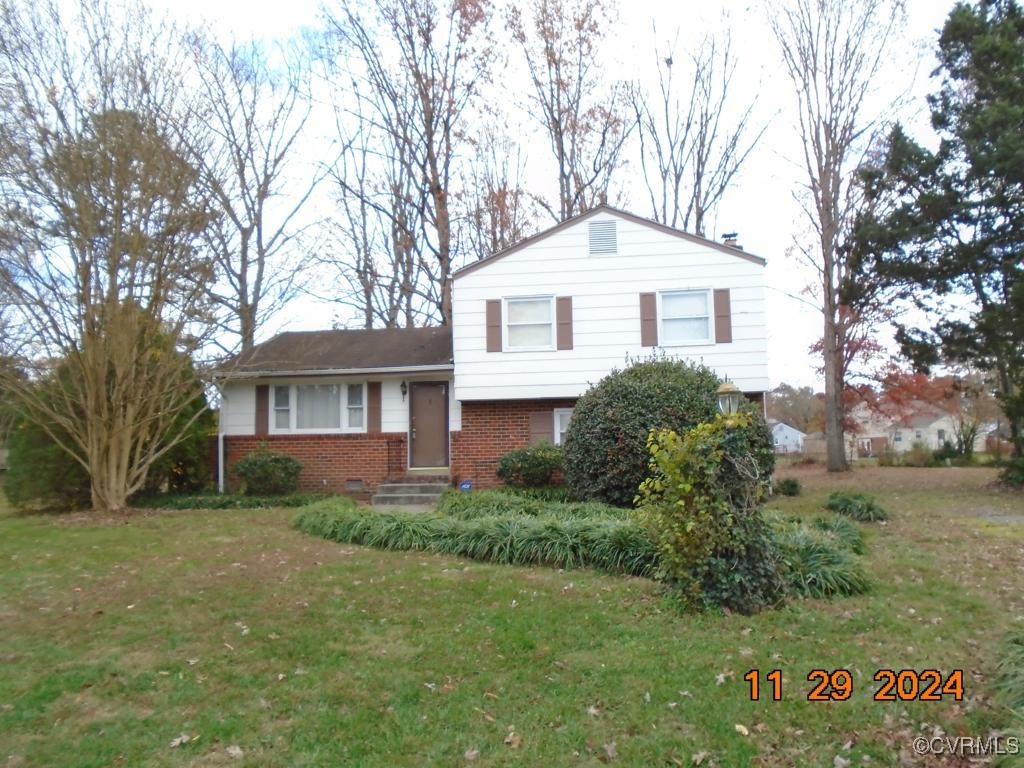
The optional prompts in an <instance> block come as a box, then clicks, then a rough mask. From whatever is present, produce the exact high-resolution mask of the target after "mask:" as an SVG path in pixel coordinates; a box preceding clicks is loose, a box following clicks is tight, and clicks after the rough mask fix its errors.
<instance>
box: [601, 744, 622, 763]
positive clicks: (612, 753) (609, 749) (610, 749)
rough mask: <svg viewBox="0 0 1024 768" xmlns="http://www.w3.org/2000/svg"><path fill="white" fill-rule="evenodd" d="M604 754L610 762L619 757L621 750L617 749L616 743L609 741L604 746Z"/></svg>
mask: <svg viewBox="0 0 1024 768" xmlns="http://www.w3.org/2000/svg"><path fill="white" fill-rule="evenodd" d="M604 754H605V757H606V758H607V759H608V760H614V759H615V758H616V757H618V756H619V750H618V749H616V748H615V742H614V741H609V742H608V743H607V744H605V745H604Z"/></svg>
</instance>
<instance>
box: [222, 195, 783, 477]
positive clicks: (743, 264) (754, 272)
mask: <svg viewBox="0 0 1024 768" xmlns="http://www.w3.org/2000/svg"><path fill="white" fill-rule="evenodd" d="M764 265H765V262H764V260H763V259H761V258H759V257H757V256H752V255H750V254H748V253H745V252H744V251H742V250H741V249H739V248H737V247H734V246H731V245H723V244H719V243H715V242H712V241H709V240H705V239H704V238H700V237H696V236H693V235H689V234H686V233H684V232H681V231H679V230H676V229H672V228H669V227H666V226H663V225H660V224H657V223H655V222H653V221H649V220H647V219H642V218H640V217H637V216H633V215H632V214H628V213H625V212H623V211H618V210H616V209H613V208H610V207H608V206H600V207H598V208H596V209H594V210H592V211H589V212H587V213H585V214H583V215H580V216H577V217H575V218H572V219H569V220H568V221H565V222H563V223H562V224H559V225H558V226H555V227H553V228H551V229H549V230H547V231H545V232H542V233H540V234H538V235H535V236H534V237H531V238H529V239H527V240H524V241H523V242H521V243H519V244H518V245H515V246H513V247H511V248H508V249H506V250H505V251H502V252H500V253H498V254H495V255H494V256H491V257H490V258H487V259H484V260H482V261H478V262H475V263H473V264H471V265H469V266H467V267H465V268H464V269H462V270H459V271H458V272H457V273H456V274H455V276H454V289H453V324H452V327H451V328H426V329H394V330H379V331H378V330H373V331H321V332H314V333H304V334H303V333H290V334H282V335H280V336H277V337H275V338H274V339H272V340H270V341H269V342H266V343H265V344H261V345H259V346H258V347H257V348H256V349H255V350H253V351H252V353H251V354H249V355H247V356H244V357H242V358H241V359H240V360H239V361H238V362H237V364H236V365H235V366H234V367H233V368H232V369H230V370H226V371H225V372H224V373H223V374H222V377H221V392H222V405H221V408H222V415H221V424H222V430H223V436H222V441H223V451H224V453H225V454H226V459H227V460H226V464H227V465H228V466H230V465H231V464H233V463H234V462H235V461H237V460H238V459H239V458H241V457H242V456H243V455H245V454H247V453H249V452H250V451H252V450H254V449H255V448H256V447H257V446H259V445H263V444H266V445H268V446H270V447H272V448H274V449H277V450H282V451H286V452H288V453H291V454H293V455H295V456H297V457H298V458H299V459H300V460H302V461H303V463H304V466H305V469H304V470H303V475H302V485H303V487H304V488H308V489H315V488H326V489H331V490H349V491H359V490H370V489H372V488H373V487H374V486H376V485H377V484H379V483H380V482H382V481H383V480H384V479H386V478H391V477H401V476H404V475H406V474H410V473H424V474H436V475H442V476H446V477H450V478H451V479H452V480H454V481H459V480H471V481H472V482H473V483H474V485H475V486H476V487H488V486H491V485H495V484H497V483H498V478H497V476H496V474H495V470H496V468H497V463H498V459H499V458H500V457H501V456H502V455H503V454H504V453H506V452H507V451H509V450H512V449H514V448H518V447H522V446H525V445H529V444H531V443H534V442H538V441H541V440H549V441H551V442H554V443H560V442H561V441H562V439H563V438H564V436H565V430H566V429H567V427H568V423H569V419H570V417H571V414H572V407H573V405H574V404H575V402H576V399H577V398H578V397H579V396H580V395H581V394H583V393H584V392H585V391H586V390H587V389H588V388H589V387H590V386H591V385H592V384H594V383H596V382H597V381H599V380H600V379H601V378H603V377H604V376H605V375H607V374H608V373H609V372H610V371H611V370H612V369H614V368H623V367H626V366H628V365H629V363H630V362H631V361H635V360H640V359H644V358H645V357H648V356H650V355H651V353H653V352H656V351H657V352H659V353H664V354H667V355H670V356H673V357H679V358H683V359H687V360H691V361H694V362H703V363H705V364H706V365H708V366H709V367H710V368H712V369H713V370H714V371H715V372H716V373H717V374H718V375H719V376H720V377H722V378H728V379H730V380H731V381H733V382H734V383H735V384H736V385H737V386H738V387H739V388H740V389H741V390H743V391H744V392H745V393H747V395H748V396H749V397H751V398H753V399H756V400H757V401H759V402H761V403H763V400H764V392H765V390H766V389H767V388H768V370H767V368H768V353H767V333H766V329H765V300H764ZM228 479H230V478H228Z"/></svg>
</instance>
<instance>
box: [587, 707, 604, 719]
mask: <svg viewBox="0 0 1024 768" xmlns="http://www.w3.org/2000/svg"><path fill="white" fill-rule="evenodd" d="M587 714H588V715H590V716H591V717H597V716H598V715H600V714H601V710H600V709H598V708H597V707H596V706H594V705H593V704H591V705H590V706H589V707H587Z"/></svg>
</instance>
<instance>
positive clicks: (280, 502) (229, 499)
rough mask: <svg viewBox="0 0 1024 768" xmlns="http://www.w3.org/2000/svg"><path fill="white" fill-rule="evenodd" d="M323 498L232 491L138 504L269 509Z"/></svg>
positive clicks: (153, 499) (157, 498)
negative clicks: (244, 493) (262, 494)
mask: <svg viewBox="0 0 1024 768" xmlns="http://www.w3.org/2000/svg"><path fill="white" fill-rule="evenodd" d="M324 498H326V497H325V496H324V495H323V494H314V493H293V494H290V495H288V496H244V495H241V494H233V493H221V494H216V493H210V494H200V495H195V496H181V495H162V496H150V497H148V498H146V499H142V500H141V501H140V502H139V506H140V507H144V508H147V509H269V508H271V507H305V506H307V505H309V504H312V503H313V502H316V501H320V500H321V499H324Z"/></svg>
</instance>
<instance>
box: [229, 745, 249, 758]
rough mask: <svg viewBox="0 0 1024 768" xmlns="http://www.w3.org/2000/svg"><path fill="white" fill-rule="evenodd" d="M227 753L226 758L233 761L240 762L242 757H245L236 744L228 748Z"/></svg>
mask: <svg viewBox="0 0 1024 768" xmlns="http://www.w3.org/2000/svg"><path fill="white" fill-rule="evenodd" d="M227 753H228V757H233V758H234V759H235V760H241V759H242V758H243V757H245V752H243V751H242V748H241V747H240V746H238V745H237V744H232V745H231V746H230V747H228V748H227Z"/></svg>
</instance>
